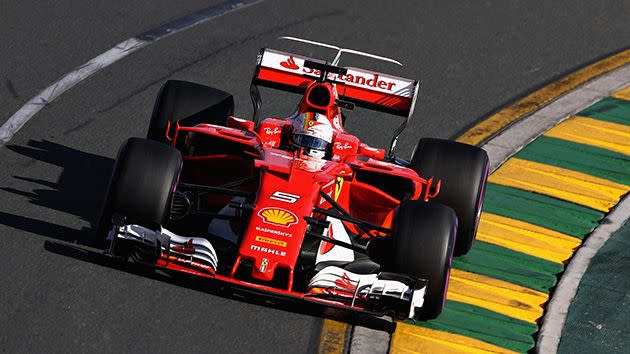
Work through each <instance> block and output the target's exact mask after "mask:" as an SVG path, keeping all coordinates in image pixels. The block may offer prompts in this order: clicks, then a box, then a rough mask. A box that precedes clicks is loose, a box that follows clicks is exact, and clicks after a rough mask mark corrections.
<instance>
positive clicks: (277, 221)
mask: <svg viewBox="0 0 630 354" xmlns="http://www.w3.org/2000/svg"><path fill="white" fill-rule="evenodd" d="M258 216H260V218H261V219H262V221H263V222H266V223H267V224H273V225H280V226H284V227H289V226H291V225H293V224H297V222H298V218H297V216H295V214H293V213H292V212H290V211H288V210H284V209H280V208H264V209H261V210H260V211H259V212H258Z"/></svg>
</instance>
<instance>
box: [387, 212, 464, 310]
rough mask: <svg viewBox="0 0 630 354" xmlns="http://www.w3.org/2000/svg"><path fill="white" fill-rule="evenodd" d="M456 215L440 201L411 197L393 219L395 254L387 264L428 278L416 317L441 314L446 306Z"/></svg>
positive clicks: (395, 269) (397, 271)
mask: <svg viewBox="0 0 630 354" xmlns="http://www.w3.org/2000/svg"><path fill="white" fill-rule="evenodd" d="M456 232H457V217H456V216H455V212H454V211H453V209H451V208H449V207H447V206H445V205H442V204H438V203H425V202H421V201H417V200H408V201H404V202H402V203H400V205H399V206H398V209H397V210H396V213H395V216H394V222H393V223H392V235H391V242H392V251H393V252H392V256H391V258H390V260H389V263H390V264H389V265H387V266H386V268H389V269H391V271H392V272H395V273H402V274H407V275H409V276H411V277H414V278H423V279H426V280H428V285H427V289H426V292H425V297H424V305H423V306H422V307H421V308H420V309H416V314H415V316H414V319H415V320H423V321H424V320H430V319H434V318H436V317H438V316H439V315H440V313H442V309H443V308H444V302H445V301H446V292H447V290H448V277H449V274H450V269H451V261H452V259H453V247H454V243H455V233H456Z"/></svg>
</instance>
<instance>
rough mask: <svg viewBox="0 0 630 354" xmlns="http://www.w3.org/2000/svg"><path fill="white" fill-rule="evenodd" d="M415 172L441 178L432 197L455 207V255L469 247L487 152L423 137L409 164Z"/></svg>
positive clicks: (482, 188)
mask: <svg viewBox="0 0 630 354" xmlns="http://www.w3.org/2000/svg"><path fill="white" fill-rule="evenodd" d="M410 167H411V168H412V169H413V170H414V171H416V173H418V175H420V176H422V177H425V178H431V177H435V178H438V179H440V180H441V181H442V182H441V185H440V193H439V194H438V195H437V197H436V198H434V199H433V201H436V202H439V203H442V204H445V205H448V206H449V207H451V208H453V209H454V210H455V213H456V214H457V219H458V221H459V224H458V228H457V241H456V243H455V256H461V255H464V254H466V253H468V251H470V249H471V248H472V245H473V243H474V242H475V236H476V234H477V226H478V225H479V217H480V215H481V207H482V205H483V196H484V191H485V186H486V181H487V179H488V171H489V160H488V154H486V152H485V151H484V150H482V149H480V148H478V147H475V146H472V145H467V144H462V143H458V142H455V141H450V140H442V139H431V138H423V139H421V140H420V142H419V143H418V145H417V146H416V150H415V151H414V153H413V156H412V158H411V166H410Z"/></svg>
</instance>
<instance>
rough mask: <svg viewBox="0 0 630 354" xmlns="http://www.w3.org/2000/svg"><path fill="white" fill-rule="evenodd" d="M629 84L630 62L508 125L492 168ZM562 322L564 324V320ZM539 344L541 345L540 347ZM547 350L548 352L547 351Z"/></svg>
mask: <svg viewBox="0 0 630 354" xmlns="http://www.w3.org/2000/svg"><path fill="white" fill-rule="evenodd" d="M628 84H630V64H627V65H624V66H622V67H620V68H617V69H615V70H612V71H611V72H609V73H606V74H604V75H602V76H599V77H597V78H595V79H593V80H590V81H588V82H587V83H585V84H582V85H581V86H579V87H578V88H576V89H574V90H571V91H570V92H568V93H566V94H564V95H562V96H561V97H560V98H558V99H556V100H555V101H553V102H551V103H549V104H548V105H546V106H544V107H542V108H541V109H539V110H537V111H535V112H534V113H532V114H530V115H528V116H526V117H525V118H523V119H522V120H520V121H518V122H517V123H515V124H513V125H512V126H510V127H508V128H507V129H506V130H504V131H502V132H501V133H499V134H498V135H497V136H495V137H494V138H492V139H491V140H489V141H488V142H487V143H486V144H484V145H483V146H482V148H483V149H484V150H486V152H487V153H488V157H489V159H490V166H491V171H492V172H494V171H495V170H496V169H497V168H499V167H500V166H501V165H502V164H503V163H504V162H505V161H506V160H507V159H508V158H510V157H511V156H512V155H514V154H516V153H517V152H518V151H520V150H521V149H522V148H523V147H525V146H527V144H529V143H530V142H531V141H533V140H534V139H536V138H537V137H539V136H540V135H541V134H543V133H545V132H546V131H548V130H549V129H551V128H553V127H554V126H555V125H557V124H558V123H560V122H562V121H564V120H565V119H567V118H569V117H570V116H572V115H573V114H575V113H577V112H579V111H580V110H582V109H584V108H587V107H588V106H590V105H591V104H593V103H595V102H597V101H599V100H600V99H602V98H604V97H608V96H610V95H611V94H613V93H615V92H616V91H618V90H619V89H621V88H623V87H624V86H627V85H628ZM626 199H628V198H626ZM615 210H616V209H615ZM565 274H566V272H565ZM580 278H581V277H580ZM561 283H562V278H561V279H560V282H559V283H558V288H559V287H560V286H561V285H560V284H561ZM578 283H579V281H578ZM557 291H558V290H556V292H557ZM554 298H555V296H554ZM571 300H573V298H570V299H566V300H565V301H567V302H568V303H569V304H570V303H571ZM558 301H559V300H558ZM546 316H547V311H546V312H545V315H544V317H543V327H544V323H545V321H546ZM561 325H564V322H563V323H562V324H561ZM548 328H553V330H554V331H555V332H557V331H558V329H556V328H554V327H553V325H551V324H550V325H548ZM548 330H550V329H548ZM541 331H542V330H541ZM559 331H560V333H561V332H562V327H560V329H559ZM376 332H377V331H375V330H370V329H364V328H362V330H361V331H360V335H361V336H362V337H364V338H369V337H370V336H374V335H376ZM540 335H542V332H539V336H540ZM388 338H389V339H390V341H391V336H389V335H388ZM352 342H353V343H354V336H353V338H352ZM537 347H538V345H537V346H536V348H537ZM364 348H365V347H364V346H361V347H360V350H356V351H355V350H353V349H354V348H350V352H351V353H352V354H354V353H357V354H373V353H377V352H375V351H370V350H365V349H364ZM387 352H388V351H385V352H380V351H379V352H378V353H383V354H384V353H387ZM543 352H545V353H546V351H543Z"/></svg>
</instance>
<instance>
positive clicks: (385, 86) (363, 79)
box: [280, 56, 396, 91]
mask: <svg viewBox="0 0 630 354" xmlns="http://www.w3.org/2000/svg"><path fill="white" fill-rule="evenodd" d="M280 66H282V67H283V68H285V69H289V70H298V69H300V66H299V65H297V64H296V63H295V59H294V58H293V56H289V57H288V58H286V59H285V60H283V61H281V62H280ZM302 72H303V73H304V74H309V75H316V76H320V75H321V71H319V70H315V69H311V68H302ZM361 74H362V73H361V72H356V71H353V72H352V73H350V72H348V73H347V74H346V75H339V76H337V75H334V74H328V75H329V76H328V77H329V78H330V79H332V80H334V81H337V82H340V81H341V82H343V81H345V82H347V83H349V84H354V85H356V86H365V87H375V88H376V87H378V88H379V89H381V90H385V91H393V90H394V86H396V83H395V82H391V81H388V80H383V78H381V77H380V76H379V74H377V73H365V75H361Z"/></svg>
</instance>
